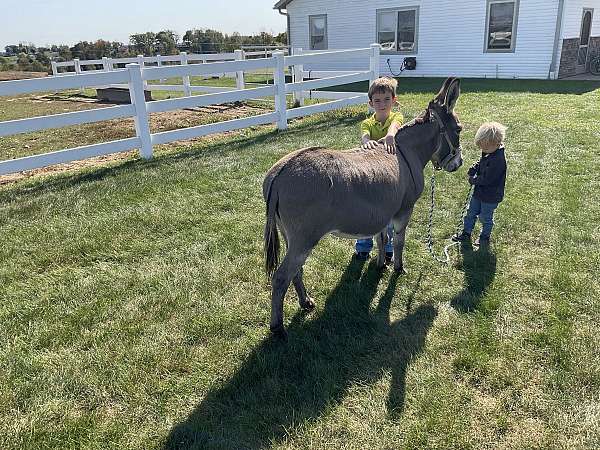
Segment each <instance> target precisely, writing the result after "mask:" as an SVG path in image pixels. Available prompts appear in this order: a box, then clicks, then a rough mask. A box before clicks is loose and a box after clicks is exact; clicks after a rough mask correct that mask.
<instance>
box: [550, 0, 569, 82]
mask: <svg viewBox="0 0 600 450" xmlns="http://www.w3.org/2000/svg"><path fill="white" fill-rule="evenodd" d="M564 10H565V0H558V12H557V14H556V30H555V34H554V47H553V51H552V62H551V63H550V70H549V71H548V79H549V80H556V79H557V78H558V70H559V68H557V59H558V58H557V56H558V46H559V44H560V38H561V36H562V29H563V16H564Z"/></svg>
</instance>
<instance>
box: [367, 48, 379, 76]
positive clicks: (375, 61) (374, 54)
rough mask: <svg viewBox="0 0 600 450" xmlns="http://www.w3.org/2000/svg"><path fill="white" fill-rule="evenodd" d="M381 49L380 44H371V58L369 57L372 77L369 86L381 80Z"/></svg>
mask: <svg viewBox="0 0 600 450" xmlns="http://www.w3.org/2000/svg"><path fill="white" fill-rule="evenodd" d="M380 49H381V47H380V46H379V44H371V56H370V57H369V70H370V71H371V75H370V77H369V86H370V85H371V84H372V83H373V81H375V80H376V79H377V78H379V51H380Z"/></svg>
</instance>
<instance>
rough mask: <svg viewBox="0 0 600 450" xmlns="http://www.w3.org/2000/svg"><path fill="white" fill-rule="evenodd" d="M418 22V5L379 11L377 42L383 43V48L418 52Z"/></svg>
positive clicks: (399, 51)
mask: <svg viewBox="0 0 600 450" xmlns="http://www.w3.org/2000/svg"><path fill="white" fill-rule="evenodd" d="M418 23H419V8H418V7H409V8H401V9H382V10H379V11H377V42H379V44H381V50H382V51H384V52H388V53H389V52H394V53H416V52H417V35H418Z"/></svg>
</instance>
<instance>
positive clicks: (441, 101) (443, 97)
mask: <svg viewBox="0 0 600 450" xmlns="http://www.w3.org/2000/svg"><path fill="white" fill-rule="evenodd" d="M452 80H454V78H453V77H449V78H446V81H444V84H443V85H442V87H441V89H440V92H438V93H437V95H436V96H435V97H434V98H433V100H434V101H435V102H436V103H437V104H439V105H443V104H444V102H445V101H446V94H447V92H448V87H449V86H450V83H452Z"/></svg>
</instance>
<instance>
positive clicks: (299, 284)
mask: <svg viewBox="0 0 600 450" xmlns="http://www.w3.org/2000/svg"><path fill="white" fill-rule="evenodd" d="M303 274H304V269H303V268H302V267H300V269H299V270H298V273H296V276H295V277H294V279H293V280H292V281H293V283H294V288H295V289H296V293H297V294H298V301H299V303H300V308H302V309H303V310H304V311H312V310H313V309H314V308H315V301H314V299H312V298H311V297H310V296H309V295H308V292H307V291H306V287H305V286H304V281H303V280H302V276H303Z"/></svg>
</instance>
